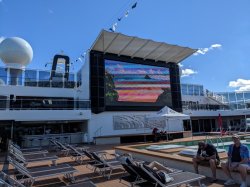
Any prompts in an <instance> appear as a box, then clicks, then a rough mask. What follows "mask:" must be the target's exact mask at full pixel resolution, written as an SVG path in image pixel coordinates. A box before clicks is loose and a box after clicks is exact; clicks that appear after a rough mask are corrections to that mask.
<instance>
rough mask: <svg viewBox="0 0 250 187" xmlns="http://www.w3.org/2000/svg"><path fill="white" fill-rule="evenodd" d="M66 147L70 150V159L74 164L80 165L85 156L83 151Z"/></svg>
mask: <svg viewBox="0 0 250 187" xmlns="http://www.w3.org/2000/svg"><path fill="white" fill-rule="evenodd" d="M67 147H68V148H69V149H70V151H69V153H68V154H69V155H70V157H71V158H72V159H74V160H75V161H76V162H79V163H80V164H82V162H83V159H84V157H86V154H85V153H84V152H83V151H81V150H79V149H77V148H75V147H73V146H72V145H67Z"/></svg>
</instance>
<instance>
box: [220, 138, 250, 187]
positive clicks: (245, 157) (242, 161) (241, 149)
mask: <svg viewBox="0 0 250 187" xmlns="http://www.w3.org/2000/svg"><path fill="white" fill-rule="evenodd" d="M232 139H233V142H234V144H232V145H230V146H229V149H228V161H227V162H226V163H222V164H221V167H222V170H223V171H224V173H225V174H226V175H227V176H228V177H229V179H228V180H227V181H226V182H225V183H224V185H232V184H235V183H236V182H235V181H234V180H233V178H232V175H231V171H233V170H237V171H239V172H240V176H241V179H242V182H241V185H240V187H247V170H250V155H249V149H248V147H247V146H246V145H243V144H242V143H241V142H240V137H239V136H238V135H237V134H234V135H233V136H232Z"/></svg>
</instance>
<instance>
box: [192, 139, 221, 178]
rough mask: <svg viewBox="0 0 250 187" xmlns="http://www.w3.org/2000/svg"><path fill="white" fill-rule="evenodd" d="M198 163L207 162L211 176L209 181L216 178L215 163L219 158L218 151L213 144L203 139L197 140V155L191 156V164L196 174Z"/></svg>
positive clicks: (217, 163)
mask: <svg viewBox="0 0 250 187" xmlns="http://www.w3.org/2000/svg"><path fill="white" fill-rule="evenodd" d="M200 163H209V165H210V168H211V171H212V174H213V178H212V180H211V183H214V182H216V181H217V179H216V165H219V163H220V158H219V155H218V152H217V150H216V148H215V147H214V145H212V144H209V143H205V142H204V141H200V142H198V151H197V155H196V156H195V157H194V158H193V165H194V169H195V172H196V173H197V174H198V173H199V172H198V165H199V164H200Z"/></svg>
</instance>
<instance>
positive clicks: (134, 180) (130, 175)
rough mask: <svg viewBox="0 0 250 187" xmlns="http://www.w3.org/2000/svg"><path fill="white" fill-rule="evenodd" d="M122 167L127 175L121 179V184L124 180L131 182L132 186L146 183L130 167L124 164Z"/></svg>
mask: <svg viewBox="0 0 250 187" xmlns="http://www.w3.org/2000/svg"><path fill="white" fill-rule="evenodd" d="M122 166H123V168H124V169H125V171H126V172H127V173H126V174H125V175H124V176H122V177H121V178H120V183H121V181H122V180H124V181H126V182H129V183H130V184H131V186H134V185H135V184H139V183H143V182H146V181H145V180H144V179H142V178H141V177H140V175H139V174H138V173H137V172H136V171H135V170H134V169H133V168H132V167H131V166H130V165H128V164H122Z"/></svg>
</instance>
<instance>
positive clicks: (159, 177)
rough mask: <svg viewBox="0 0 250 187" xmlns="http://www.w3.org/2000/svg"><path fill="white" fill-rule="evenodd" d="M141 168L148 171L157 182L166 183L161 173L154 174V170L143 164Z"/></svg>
mask: <svg viewBox="0 0 250 187" xmlns="http://www.w3.org/2000/svg"><path fill="white" fill-rule="evenodd" d="M143 167H144V168H145V169H146V170H147V171H149V172H150V173H152V174H153V176H154V177H155V178H156V179H158V180H159V181H161V182H162V183H163V184H165V183H166V180H165V175H164V173H163V172H156V171H155V170H154V169H152V168H150V167H148V166H147V165H146V164H143Z"/></svg>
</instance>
